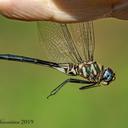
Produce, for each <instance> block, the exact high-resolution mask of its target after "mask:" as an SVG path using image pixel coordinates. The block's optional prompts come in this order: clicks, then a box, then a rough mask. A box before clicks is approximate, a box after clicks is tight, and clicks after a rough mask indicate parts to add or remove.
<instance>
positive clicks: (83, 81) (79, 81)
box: [47, 78, 92, 98]
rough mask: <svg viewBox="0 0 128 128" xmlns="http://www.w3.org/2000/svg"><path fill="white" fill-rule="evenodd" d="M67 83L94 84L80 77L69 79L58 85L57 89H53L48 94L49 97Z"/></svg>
mask: <svg viewBox="0 0 128 128" xmlns="http://www.w3.org/2000/svg"><path fill="white" fill-rule="evenodd" d="M67 83H81V84H92V82H90V81H85V80H80V79H72V78H70V79H67V80H65V81H64V82H63V83H61V84H60V85H59V86H57V87H56V88H55V89H53V90H52V91H51V93H50V94H49V95H48V97H47V98H49V97H50V96H52V95H55V94H56V93H57V92H58V91H59V90H60V89H61V88H62V87H63V86H64V85H65V84H67Z"/></svg>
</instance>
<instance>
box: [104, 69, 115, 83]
mask: <svg viewBox="0 0 128 128" xmlns="http://www.w3.org/2000/svg"><path fill="white" fill-rule="evenodd" d="M114 76H115V74H114V73H113V71H112V69H110V68H107V69H105V70H104V73H103V80H104V81H105V82H111V81H112V80H113V79H114Z"/></svg>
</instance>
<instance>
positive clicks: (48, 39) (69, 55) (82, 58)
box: [0, 21, 116, 98]
mask: <svg viewBox="0 0 128 128" xmlns="http://www.w3.org/2000/svg"><path fill="white" fill-rule="evenodd" d="M38 32H39V38H40V42H41V48H42V49H41V50H42V55H43V58H44V59H43V60H41V59H37V58H31V57H26V56H20V55H14V54H0V59H2V60H9V61H17V62H27V63H32V64H36V65H42V66H46V67H49V68H53V69H56V70H58V71H60V72H62V73H64V74H66V75H68V76H69V78H67V79H66V80H65V81H63V82H62V83H61V84H60V85H59V86H57V87H56V88H55V89H53V90H52V91H51V92H50V94H49V95H48V97H47V98H49V97H50V96H52V95H55V94H56V93H57V92H59V91H60V90H61V88H62V87H64V85H66V84H67V83H74V84H81V85H82V86H81V87H80V88H79V89H80V90H84V89H89V88H93V87H99V86H100V85H109V84H110V83H111V82H112V81H113V80H115V78H116V77H115V73H114V72H113V70H112V69H111V68H110V67H106V68H105V67H104V66H103V65H100V64H98V63H97V62H96V61H95V60H94V50H95V34H94V25H93V21H89V22H82V23H73V24H60V23H51V22H46V21H44V22H38ZM76 76H79V77H80V78H79V79H78V78H76Z"/></svg>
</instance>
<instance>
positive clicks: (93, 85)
mask: <svg viewBox="0 0 128 128" xmlns="http://www.w3.org/2000/svg"><path fill="white" fill-rule="evenodd" d="M96 84H97V83H92V84H90V85H87V86H82V87H80V88H79V89H80V90H84V89H89V88H93V87H98V86H95V85H96Z"/></svg>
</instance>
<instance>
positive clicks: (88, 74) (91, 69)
mask: <svg viewBox="0 0 128 128" xmlns="http://www.w3.org/2000/svg"><path fill="white" fill-rule="evenodd" d="M78 67H79V69H78V71H79V75H80V76H81V77H84V78H85V79H88V80H89V81H91V82H98V81H99V79H100V74H101V66H100V65H98V64H97V63H96V62H95V61H89V62H84V63H81V64H79V66H78Z"/></svg>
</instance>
